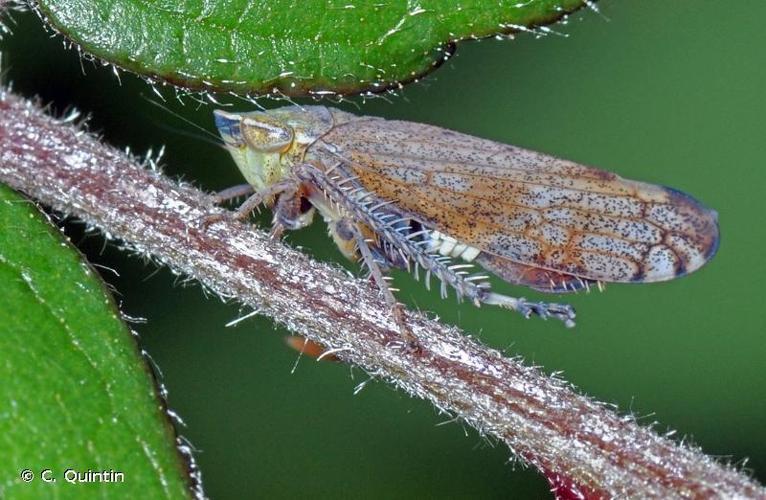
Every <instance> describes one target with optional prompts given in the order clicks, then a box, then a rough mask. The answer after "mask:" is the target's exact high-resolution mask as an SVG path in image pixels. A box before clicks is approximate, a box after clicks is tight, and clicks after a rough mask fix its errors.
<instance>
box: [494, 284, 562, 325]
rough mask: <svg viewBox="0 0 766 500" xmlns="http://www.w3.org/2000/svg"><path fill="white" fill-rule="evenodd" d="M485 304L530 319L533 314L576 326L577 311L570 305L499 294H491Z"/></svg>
mask: <svg viewBox="0 0 766 500" xmlns="http://www.w3.org/2000/svg"><path fill="white" fill-rule="evenodd" d="M482 302H483V303H484V304H490V305H495V306H498V307H502V308H505V309H511V310H513V311H516V312H518V313H520V314H521V315H523V316H524V317H525V318H527V319H529V317H530V316H532V315H533V314H534V315H536V316H539V317H541V318H543V319H548V318H555V319H558V320H561V321H563V322H564V326H566V327H567V328H572V327H573V326H575V321H574V320H575V310H574V308H573V307H572V306H570V305H569V304H556V303H555V302H530V301H528V300H527V299H525V298H523V297H522V298H518V299H517V298H515V297H508V296H506V295H500V294H499V293H490V294H489V295H488V296H487V298H486V299H484V300H483V301H482Z"/></svg>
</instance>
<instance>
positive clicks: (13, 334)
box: [0, 185, 191, 498]
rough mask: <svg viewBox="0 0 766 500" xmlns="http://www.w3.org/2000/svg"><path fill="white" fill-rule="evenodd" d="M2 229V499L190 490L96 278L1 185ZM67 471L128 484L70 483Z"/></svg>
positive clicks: (143, 372) (168, 431)
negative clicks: (114, 476) (27, 478)
mask: <svg viewBox="0 0 766 500" xmlns="http://www.w3.org/2000/svg"><path fill="white" fill-rule="evenodd" d="M0 228H2V230H0V283H2V286H0V380H2V383H1V384H0V457H2V461H1V462H0V497H2V498H48V497H54V496H55V497H60V496H65V497H74V496H77V497H82V496H88V497H89V496H99V497H107V496H112V497H114V496H120V497H123V498H188V497H190V496H191V494H190V485H191V482H190V480H189V479H188V477H189V474H188V472H187V470H186V463H185V461H184V459H183V458H182V457H181V456H180V455H179V453H178V452H177V450H176V446H175V437H174V433H173V430H172V428H171V425H170V423H169V421H168V419H167V416H166V415H165V413H164V411H163V406H162V403H161V401H160V399H159V397H158V396H157V394H156V388H155V384H154V381H153V379H152V376H151V374H150V373H149V372H148V370H147V368H146V364H145V362H144V360H143V358H142V357H141V355H140V353H139V352H138V349H137V346H136V342H135V339H133V338H132V336H131V333H130V331H129V330H128V328H127V327H126V326H125V324H124V323H123V322H122V321H121V320H120V318H119V314H118V312H117V309H116V307H115V305H114V303H113V301H112V299H111V298H110V297H109V295H108V294H107V293H106V290H105V289H104V286H103V284H102V282H101V281H100V279H99V278H98V276H97V275H95V273H93V272H92V271H91V270H90V269H89V267H88V265H87V264H86V263H85V262H84V261H83V260H82V259H81V256H80V255H79V254H78V253H77V251H76V250H75V249H73V248H72V247H71V246H70V245H69V244H68V243H66V242H64V241H63V239H62V236H61V234H60V232H59V231H58V230H56V228H55V227H53V226H51V225H50V224H48V223H46V222H45V220H44V219H43V216H42V215H41V214H40V212H39V211H38V210H37V209H36V208H35V206H34V205H33V204H32V203H31V202H29V201H28V200H24V199H23V198H21V197H20V196H18V195H17V194H15V193H14V192H13V191H11V190H10V189H9V188H7V187H5V186H3V185H0ZM24 469H29V470H30V471H31V472H32V473H33V474H34V479H33V480H32V481H31V482H24V481H23V480H22V479H21V473H22V470H24ZM44 469H50V471H51V472H50V476H49V477H50V478H54V479H55V480H56V482H55V484H54V483H46V482H44V481H42V480H41V477H40V476H41V472H42V471H43V470H44ZM67 469H73V470H75V471H79V472H86V471H88V470H91V471H103V470H107V471H108V470H113V471H119V472H122V473H123V474H124V482H122V483H89V484H70V483H68V482H67V481H66V478H65V471H66V470H67ZM70 474H71V473H70Z"/></svg>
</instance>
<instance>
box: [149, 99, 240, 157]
mask: <svg viewBox="0 0 766 500" xmlns="http://www.w3.org/2000/svg"><path fill="white" fill-rule="evenodd" d="M141 97H142V98H143V99H144V100H145V101H146V102H148V103H149V104H151V105H153V106H156V107H158V108H160V109H161V110H163V111H165V112H167V113H169V114H170V115H172V116H174V117H175V118H178V119H179V120H181V121H182V122H184V123H186V124H187V125H191V126H192V127H194V128H196V129H197V130H199V131H200V132H202V133H203V134H204V135H203V136H199V135H196V134H193V133H191V132H188V131H186V130H183V129H176V128H173V127H170V126H168V125H165V124H163V123H158V122H156V121H155V122H154V123H155V125H157V127H159V128H161V129H162V130H167V131H169V132H173V133H175V134H178V135H182V136H185V137H191V138H194V139H199V140H202V141H204V142H207V143H208V144H213V145H214V146H219V147H221V148H225V147H226V146H225V145H224V143H223V140H221V137H220V136H219V135H216V134H214V133H212V132H211V131H209V130H208V129H206V128H205V127H202V126H200V125H198V124H196V123H194V122H193V121H191V120H189V119H188V118H186V117H185V116H183V115H181V114H180V113H177V112H176V111H173V110H172V109H170V108H169V107H168V106H166V105H165V104H162V103H161V102H158V101H155V100H154V99H150V98H148V97H146V96H145V95H141Z"/></svg>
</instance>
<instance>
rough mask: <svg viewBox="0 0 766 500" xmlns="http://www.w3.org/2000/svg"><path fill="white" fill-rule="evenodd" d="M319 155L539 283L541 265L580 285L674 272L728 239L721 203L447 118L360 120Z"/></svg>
mask: <svg viewBox="0 0 766 500" xmlns="http://www.w3.org/2000/svg"><path fill="white" fill-rule="evenodd" d="M311 154H313V155H316V156H318V157H319V158H318V159H320V160H321V161H325V162H333V161H338V159H339V158H340V159H342V161H343V162H344V164H345V165H347V167H348V168H349V169H350V170H351V172H352V173H353V175H355V176H357V177H358V179H359V182H360V183H361V184H362V185H363V186H364V187H365V188H366V189H367V190H369V191H372V192H374V193H376V194H377V195H378V196H380V197H381V198H383V199H387V200H391V201H393V202H394V203H395V204H396V206H397V207H399V209H401V210H403V211H405V213H408V214H411V215H412V217H413V218H414V219H416V220H418V221H419V222H420V223H421V224H423V225H424V226H425V227H427V228H430V229H433V230H437V231H439V232H441V233H443V234H446V235H450V236H451V237H453V238H455V239H457V240H458V241H459V242H461V243H463V244H466V245H471V246H473V247H475V248H478V249H479V250H481V251H482V254H481V255H480V258H479V262H480V263H481V262H482V256H483V257H484V262H485V263H486V265H487V268H488V269H489V270H494V272H497V273H498V274H499V275H500V276H501V277H503V276H504V272H503V271H505V275H506V279H509V280H511V281H515V282H520V283H523V284H529V285H530V286H534V287H535V288H543V286H542V285H540V283H542V281H541V275H540V274H539V273H531V272H529V271H530V269H529V268H536V269H541V270H547V271H551V272H553V273H554V274H553V276H555V277H556V279H558V280H559V282H562V281H563V282H564V283H568V284H571V285H574V284H575V283H579V282H580V281H582V280H586V281H588V280H598V281H611V282H631V281H633V282H635V281H640V282H653V281H664V280H668V279H672V278H674V277H677V276H681V275H683V274H686V273H689V272H692V271H694V270H696V269H698V268H700V267H701V266H702V265H703V264H704V263H705V262H707V261H708V260H709V259H710V258H711V257H712V256H713V255H714V253H715V251H716V248H717V245H718V225H717V215H716V213H715V212H714V211H712V210H709V209H707V208H705V207H703V206H702V205H701V204H700V203H699V202H697V201H696V200H694V199H693V198H691V197H690V196H688V195H685V194H683V193H681V192H679V191H676V190H674V189H670V188H666V187H662V186H656V185H652V184H647V183H643V182H638V181H632V180H628V179H623V178H621V177H619V176H617V175H616V174H613V173H610V172H606V171H603V170H599V169H595V168H591V167H585V166H582V165H579V164H577V163H574V162H570V161H566V160H560V159H558V158H554V157H552V156H548V155H544V154H541V153H536V152H533V151H529V150H525V149H522V148H517V147H514V146H510V145H505V144H500V143H497V142H493V141H489V140H484V139H479V138H475V137H472V136H468V135H465V134H461V133H458V132H454V131H450V130H446V129H442V128H439V127H433V126H429V125H422V124H418V123H412V122H402V121H387V120H383V119H369V118H367V119H363V120H355V121H351V122H348V123H345V124H340V125H337V126H336V127H335V128H334V129H332V130H331V131H330V132H328V133H327V134H326V135H325V136H324V137H323V138H322V140H320V141H318V142H317V143H316V144H315V145H313V146H312V147H311ZM504 261H506V263H505V264H504ZM507 261H511V262H512V263H516V264H520V265H521V266H513V265H512V264H511V263H508V262H507ZM513 276H515V277H516V278H515V279H514V278H513ZM565 288H567V286H565ZM569 288H571V287H569ZM553 291H560V290H553Z"/></svg>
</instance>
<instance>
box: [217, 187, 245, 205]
mask: <svg viewBox="0 0 766 500" xmlns="http://www.w3.org/2000/svg"><path fill="white" fill-rule="evenodd" d="M254 192H255V189H254V188H253V186H252V185H250V184H238V185H236V186H231V187H228V188H226V189H223V190H221V191H218V192H217V193H216V194H215V195H214V196H213V200H215V204H216V205H220V204H221V203H224V202H227V201H229V200H233V199H235V198H239V197H240V196H249V195H251V194H253V193H254Z"/></svg>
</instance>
